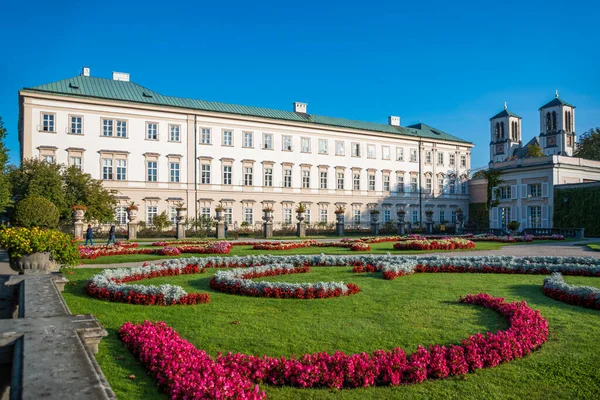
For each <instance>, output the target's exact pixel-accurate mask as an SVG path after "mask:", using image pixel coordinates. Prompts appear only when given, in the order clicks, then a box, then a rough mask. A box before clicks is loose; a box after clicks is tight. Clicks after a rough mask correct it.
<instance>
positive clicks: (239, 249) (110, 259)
mask: <svg viewBox="0 0 600 400" xmlns="http://www.w3.org/2000/svg"><path fill="white" fill-rule="evenodd" d="M507 244H510V245H514V244H515V243H494V242H477V245H476V247H475V249H467V250H454V252H463V251H471V250H498V249H501V248H502V247H503V246H506V245H507ZM369 246H371V251H370V253H373V254H386V253H392V254H423V253H430V251H426V250H422V251H421V250H412V251H411V250H394V242H387V243H372V244H369ZM140 247H146V246H140ZM321 253H324V254H346V255H357V254H364V253H366V252H356V251H350V249H347V248H342V247H303V248H300V249H291V250H280V251H270V250H252V246H233V248H232V249H231V253H229V255H230V256H248V255H258V254H272V255H282V256H283V255H293V254H321ZM192 256H196V257H214V256H215V254H183V255H181V256H180V257H192ZM169 258H178V257H173V256H158V255H152V254H150V255H148V254H128V255H123V256H105V257H98V258H96V259H95V260H82V262H83V264H119V263H125V262H134V261H139V262H144V261H154V260H160V259H169Z"/></svg>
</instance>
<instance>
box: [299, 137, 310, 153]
mask: <svg viewBox="0 0 600 400" xmlns="http://www.w3.org/2000/svg"><path fill="white" fill-rule="evenodd" d="M300 151H301V152H302V153H310V138H306V137H303V138H301V139H300Z"/></svg>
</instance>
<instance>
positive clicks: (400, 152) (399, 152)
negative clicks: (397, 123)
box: [396, 147, 404, 161]
mask: <svg viewBox="0 0 600 400" xmlns="http://www.w3.org/2000/svg"><path fill="white" fill-rule="evenodd" d="M396 161H404V147H396Z"/></svg>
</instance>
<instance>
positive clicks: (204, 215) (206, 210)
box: [200, 207, 210, 219]
mask: <svg viewBox="0 0 600 400" xmlns="http://www.w3.org/2000/svg"><path fill="white" fill-rule="evenodd" d="M200 216H201V217H202V218H205V219H208V218H210V207H202V208H200Z"/></svg>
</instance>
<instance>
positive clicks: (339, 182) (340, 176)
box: [336, 172, 344, 190]
mask: <svg viewBox="0 0 600 400" xmlns="http://www.w3.org/2000/svg"><path fill="white" fill-rule="evenodd" d="M336 188H337V189H339V190H344V173H343V172H337V173H336Z"/></svg>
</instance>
